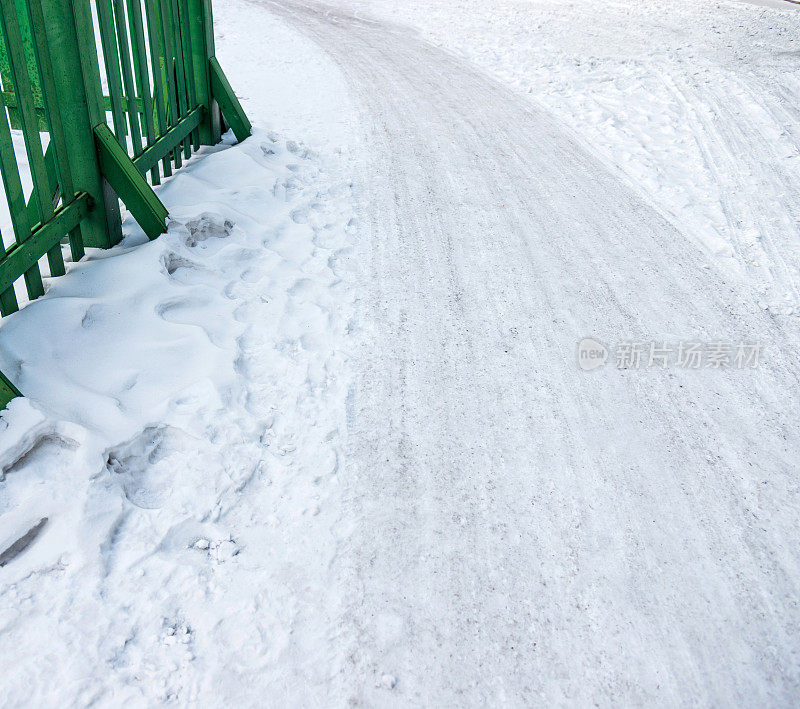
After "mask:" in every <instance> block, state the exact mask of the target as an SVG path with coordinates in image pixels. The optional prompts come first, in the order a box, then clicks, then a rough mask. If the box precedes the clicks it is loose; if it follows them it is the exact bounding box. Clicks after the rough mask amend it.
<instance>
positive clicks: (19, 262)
mask: <svg viewBox="0 0 800 709" xmlns="http://www.w3.org/2000/svg"><path fill="white" fill-rule="evenodd" d="M91 207H92V204H91V200H90V198H89V195H88V194H86V193H85V192H80V193H79V194H78V195H76V197H75V199H73V200H72V202H70V203H69V204H68V205H66V206H65V207H59V208H58V209H57V210H56V211H55V213H54V214H53V217H52V218H51V219H50V221H48V222H47V223H46V224H37V225H36V226H35V227H34V230H33V232H32V233H31V235H30V236H29V237H28V238H27V239H25V241H23V242H21V243H18V244H14V246H12V247H11V248H10V249H8V251H6V252H5V255H3V256H2V257H0V290H3V289H7V288H9V287H10V286H11V285H12V284H13V283H14V281H15V280H16V279H17V278H19V274H20V273H22V272H24V271H27V270H29V269H31V268H34V267H35V266H36V262H37V261H38V260H39V258H41V255H42V254H43V253H45V252H46V251H48V250H50V249H52V248H53V246H55V245H57V244H58V243H59V242H60V241H61V237H62V236H63V235H64V234H66V233H67V232H68V231H72V230H73V229H74V228H75V227H76V226H77V225H78V224H79V223H80V221H81V219H83V217H84V216H85V215H86V214H87V213H88V212H89V209H90V208H91Z"/></svg>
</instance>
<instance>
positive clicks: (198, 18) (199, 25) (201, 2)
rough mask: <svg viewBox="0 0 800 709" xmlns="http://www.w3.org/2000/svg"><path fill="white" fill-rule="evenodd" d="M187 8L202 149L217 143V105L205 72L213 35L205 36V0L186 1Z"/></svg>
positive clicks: (207, 3) (207, 12)
mask: <svg viewBox="0 0 800 709" xmlns="http://www.w3.org/2000/svg"><path fill="white" fill-rule="evenodd" d="M187 5H188V8H187V13H188V17H189V45H190V48H191V53H192V67H193V73H194V92H195V101H197V103H198V104H199V105H201V106H205V107H206V112H205V115H204V117H203V122H202V123H201V124H200V126H199V128H198V139H199V141H200V143H201V144H202V145H215V144H216V143H218V142H219V139H220V125H219V105H218V104H217V102H216V101H215V100H214V97H213V96H212V94H211V74H210V72H209V68H208V60H209V59H211V57H212V56H214V35H213V32H212V33H210V37H209V36H208V33H207V32H206V25H207V24H209V23H210V22H211V14H210V13H211V3H210V1H209V0H187ZM206 6H208V7H206ZM209 42H210V44H209Z"/></svg>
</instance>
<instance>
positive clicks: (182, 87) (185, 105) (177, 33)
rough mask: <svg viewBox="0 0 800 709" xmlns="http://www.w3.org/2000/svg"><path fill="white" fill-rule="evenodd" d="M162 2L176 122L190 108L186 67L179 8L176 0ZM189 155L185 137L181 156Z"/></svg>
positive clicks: (189, 146) (190, 152)
mask: <svg viewBox="0 0 800 709" xmlns="http://www.w3.org/2000/svg"><path fill="white" fill-rule="evenodd" d="M162 2H165V3H168V4H169V8H170V20H171V24H172V48H173V52H174V54H175V87H176V88H177V90H178V117H177V119H176V120H175V124H177V123H178V120H179V119H180V118H183V116H185V115H186V113H187V112H188V111H189V109H190V108H192V106H190V104H189V96H188V94H187V91H186V67H185V66H184V54H183V37H182V35H181V18H180V8H179V5H178V0H162ZM191 155H192V146H191V142H190V141H189V139H188V138H187V139H186V140H184V141H183V157H184V158H186V159H187V160H188V159H189V158H190V157H191Z"/></svg>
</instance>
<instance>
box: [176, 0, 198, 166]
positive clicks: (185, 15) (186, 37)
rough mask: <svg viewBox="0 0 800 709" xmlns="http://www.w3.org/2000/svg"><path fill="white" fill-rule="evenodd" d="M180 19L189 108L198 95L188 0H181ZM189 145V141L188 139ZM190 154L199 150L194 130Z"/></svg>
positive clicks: (195, 103) (195, 104)
mask: <svg viewBox="0 0 800 709" xmlns="http://www.w3.org/2000/svg"><path fill="white" fill-rule="evenodd" d="M179 9H180V13H179V15H180V21H181V50H182V52H183V65H184V72H185V77H184V82H185V84H186V102H187V106H188V108H189V110H192V109H193V108H195V107H196V106H197V96H196V91H195V85H194V56H193V55H192V46H191V42H192V36H191V28H190V23H189V3H188V0H179ZM187 145H189V141H187ZM189 147H190V154H191V151H192V150H199V148H200V135H199V134H198V132H197V131H194V132H193V133H192V136H191V145H190V146H189Z"/></svg>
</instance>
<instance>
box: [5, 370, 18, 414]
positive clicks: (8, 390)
mask: <svg viewBox="0 0 800 709" xmlns="http://www.w3.org/2000/svg"><path fill="white" fill-rule="evenodd" d="M18 396H22V394H21V393H20V391H19V389H17V387H15V386H14V385H13V384H12V383H11V381H10V380H9V379H8V377H6V375H5V374H3V373H2V372H0V408H3V409H4V408H5V407H6V406H8V404H9V403H10V402H11V400H12V399H16V398H17V397H18Z"/></svg>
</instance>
